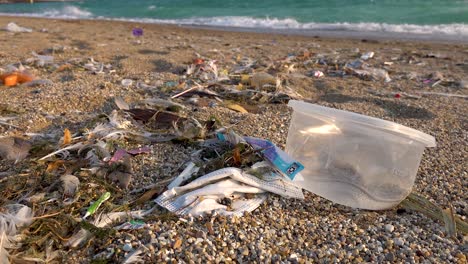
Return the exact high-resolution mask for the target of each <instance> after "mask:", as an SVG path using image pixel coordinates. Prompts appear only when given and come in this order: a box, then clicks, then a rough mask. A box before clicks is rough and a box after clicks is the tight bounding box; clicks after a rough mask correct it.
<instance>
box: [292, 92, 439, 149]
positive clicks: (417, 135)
mask: <svg viewBox="0 0 468 264" xmlns="http://www.w3.org/2000/svg"><path fill="white" fill-rule="evenodd" d="M288 106H290V107H292V108H293V109H294V111H298V112H301V113H305V114H311V115H317V114H318V115H321V116H324V117H327V118H331V119H336V120H343V121H347V122H354V123H358V124H364V125H368V126H371V127H374V128H376V129H382V130H388V131H391V132H395V133H397V134H400V135H402V136H405V137H408V138H411V139H414V140H417V141H419V142H421V143H423V144H425V145H426V147H435V146H436V141H435V138H434V137H433V136H431V135H428V134H426V133H424V132H421V131H419V130H416V129H413V128H410V127H407V126H403V125H400V124H397V123H394V122H391V121H387V120H383V119H379V118H375V117H370V116H366V115H361V114H357V113H353V112H348V111H344V110H339V109H335V108H330V107H325V106H320V105H316V104H311V103H306V102H303V101H297V100H290V101H289V103H288ZM332 114H333V115H332Z"/></svg>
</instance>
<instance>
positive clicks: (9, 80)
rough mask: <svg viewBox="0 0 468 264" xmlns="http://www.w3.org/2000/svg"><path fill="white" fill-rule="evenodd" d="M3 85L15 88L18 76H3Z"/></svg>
mask: <svg viewBox="0 0 468 264" xmlns="http://www.w3.org/2000/svg"><path fill="white" fill-rule="evenodd" d="M3 83H4V84H5V86H15V85H16V84H18V75H16V74H10V75H7V76H5V78H3Z"/></svg>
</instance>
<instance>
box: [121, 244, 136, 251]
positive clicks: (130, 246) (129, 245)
mask: <svg viewBox="0 0 468 264" xmlns="http://www.w3.org/2000/svg"><path fill="white" fill-rule="evenodd" d="M122 249H123V250H124V251H126V252H130V251H132V250H133V247H132V244H130V243H126V244H125V245H123V247H122Z"/></svg>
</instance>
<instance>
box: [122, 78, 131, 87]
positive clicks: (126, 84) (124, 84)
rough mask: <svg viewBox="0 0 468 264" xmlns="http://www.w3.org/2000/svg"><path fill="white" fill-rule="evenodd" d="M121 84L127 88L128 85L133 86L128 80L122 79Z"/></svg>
mask: <svg viewBox="0 0 468 264" xmlns="http://www.w3.org/2000/svg"><path fill="white" fill-rule="evenodd" d="M121 83H122V85H123V86H125V87H129V86H130V85H132V84H133V80H130V79H123V80H122V82H121Z"/></svg>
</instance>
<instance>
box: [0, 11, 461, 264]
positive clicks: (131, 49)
mask: <svg viewBox="0 0 468 264" xmlns="http://www.w3.org/2000/svg"><path fill="white" fill-rule="evenodd" d="M9 22H15V23H17V24H18V25H19V26H21V27H26V28H32V29H33V32H30V33H29V32H28V33H26V32H25V33H12V32H8V31H5V30H0V45H1V47H2V50H1V51H0V74H3V73H6V72H10V71H14V70H16V69H15V68H14V67H17V68H18V69H17V70H18V71H19V70H20V69H19V68H23V69H24V70H25V71H26V73H27V74H31V75H32V76H33V77H36V78H37V79H39V80H47V81H46V82H42V84H41V83H38V84H37V83H36V84H37V86H27V85H18V86H13V87H6V86H3V85H0V121H2V122H3V124H1V123H0V137H2V136H7V137H12V136H15V137H20V138H22V139H24V140H28V141H29V140H30V141H33V140H34V138H38V139H37V140H39V142H38V143H41V145H40V146H41V147H40V148H39V149H38V150H35V151H34V152H31V154H30V155H29V156H28V157H26V158H25V159H22V160H19V161H17V162H16V163H14V162H15V161H13V160H12V161H9V160H5V159H2V158H0V177H1V175H8V176H7V177H4V178H2V181H1V182H0V189H1V190H7V191H5V192H4V198H5V199H3V200H0V208H3V206H4V205H6V204H7V203H21V204H24V205H27V206H30V207H31V208H33V211H34V217H37V219H36V220H35V221H34V222H33V223H32V224H31V225H30V226H29V227H25V229H21V230H20V232H23V234H28V235H33V237H31V239H27V240H24V241H22V245H21V246H20V247H18V248H16V249H12V250H10V252H9V253H10V256H13V257H14V258H17V260H18V262H19V261H22V260H25V259H31V258H41V261H40V262H47V261H50V262H52V261H54V260H56V261H57V262H58V263H90V262H91V261H92V260H94V261H95V262H100V263H123V262H124V260H125V259H127V258H129V257H130V256H134V255H133V254H136V255H137V257H139V258H141V259H142V261H144V262H146V263H162V262H171V263H172V262H173V263H177V262H184V263H191V262H193V261H194V262H196V261H199V262H200V261H201V262H203V263H208V262H213V263H221V262H223V263H236V262H243V263H247V262H262V263H270V262H273V263H276V262H284V263H288V262H291V263H318V262H340V263H353V262H356V263H363V262H370V263H386V262H389V263H394V262H408V263H419V262H421V263H426V262H428V263H447V262H457V261H458V262H459V263H464V262H466V256H465V255H466V254H465V252H466V249H467V248H466V242H467V238H468V237H467V236H466V235H464V234H461V233H458V234H457V235H456V238H451V237H449V235H448V234H447V233H446V230H445V228H444V223H443V222H442V221H438V220H434V219H432V218H430V217H427V216H426V215H425V214H422V213H418V212H415V211H413V210H412V209H405V207H404V206H398V207H395V208H392V209H388V210H384V211H370V210H359V209H353V208H350V207H346V206H342V205H338V204H334V203H332V202H330V201H329V200H327V199H324V198H321V197H320V196H317V195H315V194H313V193H310V192H305V193H304V195H305V200H300V199H286V198H283V197H281V196H277V195H269V198H268V199H267V200H266V201H265V202H264V203H263V204H262V205H261V206H260V207H258V208H257V209H255V210H254V211H252V212H251V213H248V214H246V215H244V216H243V217H234V218H228V217H223V216H219V215H218V216H213V217H211V219H210V218H209V217H206V218H204V219H199V218H190V217H181V216H177V215H173V214H171V213H168V211H167V210H165V209H163V208H161V207H156V209H155V210H154V211H153V212H152V213H151V214H150V215H148V216H145V217H144V218H143V219H142V220H143V222H144V226H143V227H142V228H135V229H130V230H125V229H124V230H121V229H119V230H117V229H114V228H116V227H117V226H119V225H120V224H122V223H125V221H130V220H131V219H127V218H125V219H121V221H118V220H116V222H115V223H112V224H111V225H109V226H108V228H103V229H99V230H95V229H92V230H90V231H92V232H93V235H94V238H92V240H89V241H88V242H87V243H76V247H75V246H73V247H69V246H66V244H65V243H67V242H64V240H63V239H62V238H67V240H69V238H70V239H71V238H72V237H75V234H79V233H81V231H79V230H80V228H82V227H83V226H82V225H81V224H80V223H78V222H76V221H75V220H74V219H81V218H82V216H83V215H84V214H85V213H86V211H87V208H88V207H89V204H90V202H91V201H95V200H97V199H98V197H99V195H101V194H102V193H104V192H107V191H110V192H111V193H112V196H111V198H110V199H109V200H107V201H106V202H105V203H104V204H103V206H101V207H100V208H99V211H98V212H97V214H96V215H95V218H94V220H96V219H97V216H98V215H100V214H101V213H103V214H106V213H111V212H121V211H125V212H130V211H135V210H144V211H146V210H149V209H150V208H154V207H155V204H154V202H153V199H154V198H156V196H157V195H155V194H157V193H159V191H160V188H164V187H165V186H166V184H167V183H168V182H170V180H171V179H172V178H173V177H176V176H177V175H179V174H180V173H181V171H182V170H183V167H184V166H183V165H182V164H186V163H187V162H188V161H190V160H191V159H192V158H193V154H194V153H197V152H198V151H199V150H200V149H201V146H200V145H199V143H200V141H198V140H197V141H193V142H192V141H190V142H159V143H150V142H146V141H144V142H142V141H141V139H139V138H133V136H129V138H128V139H123V138H116V139H115V140H114V139H113V140H107V139H103V140H104V141H101V140H99V141H97V142H104V143H105V145H106V149H107V147H109V149H108V150H106V152H108V153H109V155H111V154H115V153H117V149H125V150H131V149H139V148H141V147H148V148H149V149H150V151H149V152H148V153H146V154H141V155H136V156H132V157H131V158H130V167H131V170H128V171H126V172H125V175H128V174H129V176H130V179H129V182H128V184H129V185H128V186H127V187H128V188H126V187H123V188H122V187H119V185H117V183H114V182H113V180H112V178H111V176H110V175H111V174H109V173H110V172H111V171H109V169H110V168H109V169H107V165H105V166H104V167H102V169H103V170H104V172H103V173H100V171H101V169H99V171H98V172H99V173H96V174H94V173H92V171H91V170H89V168H90V166H89V165H88V162H86V160H85V159H87V154H86V155H85V153H81V154H79V152H78V153H77V152H76V151H70V152H69V154H70V155H67V156H66V157H63V158H61V157H58V156H57V157H56V158H57V159H52V160H49V161H47V162H45V163H42V162H41V163H39V162H38V159H39V158H41V157H43V156H44V155H46V154H49V153H51V152H52V151H54V150H56V149H57V148H60V147H61V146H62V144H61V142H62V139H61V138H62V137H63V138H65V131H66V130H65V129H67V130H68V131H70V134H71V135H73V140H76V141H73V143H72V144H75V143H78V142H81V140H84V139H89V138H90V137H89V136H85V135H86V134H85V133H88V132H89V131H95V129H96V128H98V127H102V125H103V124H104V125H107V124H109V123H110V121H111V120H113V121H112V122H113V123H116V125H112V126H118V127H119V130H120V129H130V130H131V131H132V130H135V131H140V128H143V129H144V130H148V129H151V131H154V132H155V133H157V134H158V135H159V133H161V135H166V134H168V133H174V132H173V130H174V129H171V128H168V129H165V128H164V129H162V130H160V129H157V130H154V129H153V128H151V127H147V125H145V124H144V123H140V122H138V123H137V122H136V120H132V118H131V117H130V116H128V115H127V114H126V113H125V112H123V111H122V110H118V109H119V108H120V109H122V108H121V104H116V103H115V98H116V97H119V98H122V99H123V101H124V102H125V103H127V104H128V105H129V107H131V108H145V109H153V110H157V111H159V110H161V109H167V110H169V109H168V108H167V105H166V106H164V105H163V104H159V103H157V102H160V101H161V100H162V101H163V102H165V101H170V102H173V103H176V104H177V105H182V106H183V107H181V108H179V107H177V113H178V115H181V116H182V117H185V118H186V119H187V120H188V119H189V118H190V119H192V118H193V119H194V120H197V121H198V123H205V122H206V121H209V122H210V123H211V122H213V120H216V122H215V125H216V126H218V123H220V124H219V126H223V127H230V128H232V129H233V130H234V131H235V132H236V133H238V134H239V135H245V136H252V137H257V138H263V139H268V140H270V141H271V142H273V143H275V144H276V145H277V146H279V147H280V148H282V149H284V148H285V143H286V139H287V134H288V131H289V127H290V126H289V125H290V120H291V109H290V108H288V106H287V105H286V103H287V102H286V101H287V100H288V99H287V98H284V97H283V96H280V97H279V98H278V97H276V95H274V94H273V96H275V97H276V98H273V97H269V96H270V94H272V92H271V91H272V86H271V85H266V86H265V85H264V86H262V87H254V86H253V84H252V81H247V82H244V81H242V79H243V76H247V77H248V78H247V79H250V80H251V78H253V76H254V75H255V74H257V73H268V74H270V75H272V76H274V77H275V78H278V79H280V81H282V85H284V88H285V90H284V92H285V93H287V95H288V94H289V95H291V96H292V97H291V98H293V97H294V98H299V99H301V100H304V101H307V102H311V103H314V104H317V105H321V106H326V107H331V108H335V109H340V110H346V111H351V112H354V113H359V114H363V115H367V116H371V117H376V118H380V119H384V120H388V121H392V122H395V123H398V124H401V125H404V126H407V127H411V128H414V129H417V130H419V131H422V132H424V133H427V134H430V135H432V136H434V137H435V138H436V142H437V147H435V148H428V149H426V150H425V151H424V155H423V157H422V159H421V162H420V166H419V169H418V172H417V176H416V181H415V183H414V186H413V191H414V192H416V193H418V194H420V195H421V196H422V197H424V198H425V199H428V200H430V201H436V203H437V204H438V205H439V206H440V207H441V208H447V206H448V205H450V206H451V207H452V208H453V214H455V215H457V216H459V217H461V218H463V219H465V220H464V221H466V219H467V217H468V204H467V202H466V201H468V199H467V193H466V191H464V190H465V189H466V188H465V185H466V184H465V182H464V180H463V179H464V178H465V176H466V168H465V167H466V166H463V164H466V160H467V157H468V155H467V150H466V149H465V148H460V146H464V145H466V143H467V139H466V131H467V130H466V124H467V122H466V114H465V113H466V102H467V101H466V99H465V98H464V97H466V96H468V78H467V76H468V61H467V59H466V58H467V55H468V44H453V43H452V44H451V43H434V42H424V41H414V42H412V41H405V40H378V41H373V40H365V41H363V40H362V39H359V38H356V39H350V38H326V37H323V38H322V37H318V38H315V37H313V36H300V35H291V34H288V35H286V34H268V33H259V32H235V31H223V30H213V29H203V28H190V27H181V26H177V25H159V24H142V23H129V22H122V21H108V20H107V21H97V20H59V19H44V18H29V17H15V18H12V17H5V16H0V28H1V27H4V26H5V25H7V24H8V23H9ZM135 27H140V28H142V29H143V36H140V37H135V36H134V35H133V34H132V32H133V29H134V28H135ZM370 52H372V53H373V56H371V58H368V59H367V60H365V61H364V62H363V64H366V65H368V66H366V67H365V68H364V67H359V66H352V65H350V66H349V67H351V68H352V69H354V68H360V69H361V70H364V71H366V69H376V70H377V71H378V72H384V73H387V74H388V76H387V77H389V78H390V79H391V80H390V81H388V82H387V81H386V80H387V78H386V76H383V77H382V75H378V76H376V77H375V78H373V77H369V75H367V76H366V75H364V76H363V74H359V73H357V72H352V71H351V72H347V71H346V70H347V69H346V68H348V67H347V66H346V65H349V64H350V63H352V64H355V62H356V61H358V60H359V59H360V58H361V57H362V56H363V55H364V54H368V53H370ZM40 55H43V56H44V57H42V56H40ZM200 63H201V65H200ZM194 65H195V66H194ZM197 65H198V66H197ZM213 65H215V66H216V67H213ZM193 67H195V69H196V70H195V71H192V72H191V73H189V69H193ZM197 67H198V68H197ZM202 67H203V68H202ZM210 69H213V70H210ZM215 69H217V70H215ZM215 71H217V72H218V74H222V75H223V77H222V78H220V79H222V80H220V79H217V78H216V77H214V76H215V75H214V74H211V73H212V72H213V73H214V72H215ZM317 72H321V73H322V75H321V76H316V75H315V74H316V73H317ZM218 76H220V75H218ZM224 76H226V77H224ZM257 76H258V75H257ZM372 76H374V75H372ZM224 78H228V79H227V80H226V79H224ZM243 83H244V84H245V85H244V84H243ZM194 84H200V85H202V86H203V87H206V88H205V89H207V90H206V92H208V91H209V92H210V93H205V91H204V90H201V91H200V92H198V91H194V93H193V94H192V93H185V96H178V97H176V98H172V97H174V95H177V94H180V93H181V92H187V91H188V89H191V88H193V87H195V86H194ZM273 89H275V88H273ZM276 89H277V90H276V91H278V92H280V93H281V92H282V91H281V90H280V89H279V88H276ZM251 92H253V94H252V93H251ZM425 92H429V93H431V94H424V93H425ZM213 93H215V97H216V98H213ZM436 93H437V94H436ZM216 94H217V95H218V96H216ZM231 94H232V95H231ZM261 94H264V95H262V96H258V95H261ZM444 94H451V95H458V96H459V97H447V96H444ZM289 95H288V96H289ZM218 97H219V98H218ZM462 97H463V98H462ZM171 98H172V99H171ZM155 99H156V100H155ZM151 102H154V104H153V103H151ZM233 105H234V106H236V105H237V106H241V107H243V108H245V109H244V110H245V111H239V108H233ZM229 106H230V107H231V108H229ZM158 109H159V110H158ZM236 109H237V110H236ZM112 113H117V115H113V114H112ZM111 117H112V118H111ZM151 119H153V118H151ZM218 121H219V122H218ZM184 127H185V125H184ZM188 128H193V126H188ZM90 134H93V133H90ZM189 134H190V135H191V134H193V133H192V132H190V133H189ZM80 135H84V136H85V137H79V136H80ZM80 138H81V139H80ZM42 140H45V142H43V143H42ZM91 140H92V141H90V143H91V144H93V146H94V144H95V143H96V141H95V140H97V139H94V137H93V138H92V139H91ZM200 140H201V139H200ZM86 144H87V143H86ZM96 145H97V144H96ZM1 146H4V145H0V147H1ZM42 146H45V147H42ZM382 147H388V148H390V149H393V146H392V145H391V144H389V145H388V146H387V145H385V146H382ZM83 149H84V148H83ZM84 151H86V150H85V149H84ZM360 151H361V150H356V152H355V153H356V155H359V153H360ZM363 151H366V150H363ZM42 152H44V153H42ZM337 154H339V153H338V152H337ZM0 155H2V153H1V152H0ZM3 155H4V154H3ZM348 155H354V152H353V153H349V154H348ZM111 156H112V155H111ZM96 157H97V156H96ZM83 158H85V159H83ZM344 158H345V157H343V159H344ZM395 158H398V157H395ZM97 159H98V160H99V161H100V160H101V159H103V158H101V157H97ZM104 160H105V159H103V161H104ZM59 161H63V162H64V164H63V166H64V167H63V168H62V167H60V168H55V169H54V168H53V167H54V166H52V165H54V164H57V163H58V162H59ZM81 161H83V162H84V163H82V162H81ZM65 162H66V163H65ZM402 162H404V161H402ZM49 165H51V166H49ZM304 165H305V166H313V165H312V164H310V163H307V164H304ZM49 167H50V168H51V170H49ZM121 167H122V168H123V167H128V166H127V165H125V166H119V167H118V168H121ZM345 168H346V167H345ZM343 171H345V170H343ZM346 171H347V169H346ZM65 174H72V175H73V176H75V177H77V178H79V188H78V190H79V192H78V194H77V196H76V201H73V202H72V203H67V204H65V202H64V200H63V199H64V198H65V197H64V192H63V191H62V189H63V188H61V187H60V186H61V185H60V186H58V187H57V188H49V186H57V185H55V184H56V183H58V180H59V179H60V178H61V176H62V175H65ZM148 188H150V189H148ZM8 190H9V191H8ZM435 190H437V191H435ZM34 197H36V198H34ZM33 198H34V200H33ZM132 201H135V202H132ZM57 212H59V214H57ZM44 216H47V217H44ZM93 217H94V216H91V217H90V218H88V219H87V221H93ZM272 219H275V221H272ZM83 223H84V222H83ZM208 223H209V224H208ZM86 226H87V225H86ZM51 230H52V231H54V232H50V231H51ZM94 231H96V233H94ZM101 231H102V232H101ZM28 238H29V237H28ZM75 241H76V240H75ZM30 249H34V251H33V252H32V251H31V250H30ZM46 252H53V254H50V255H49V256H52V257H51V258H55V259H53V260H51V259H49V257H47V261H46V256H47V255H46ZM137 253H138V254H137ZM140 253H141V254H140ZM463 261H464V262H463ZM38 262H39V261H38Z"/></svg>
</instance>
